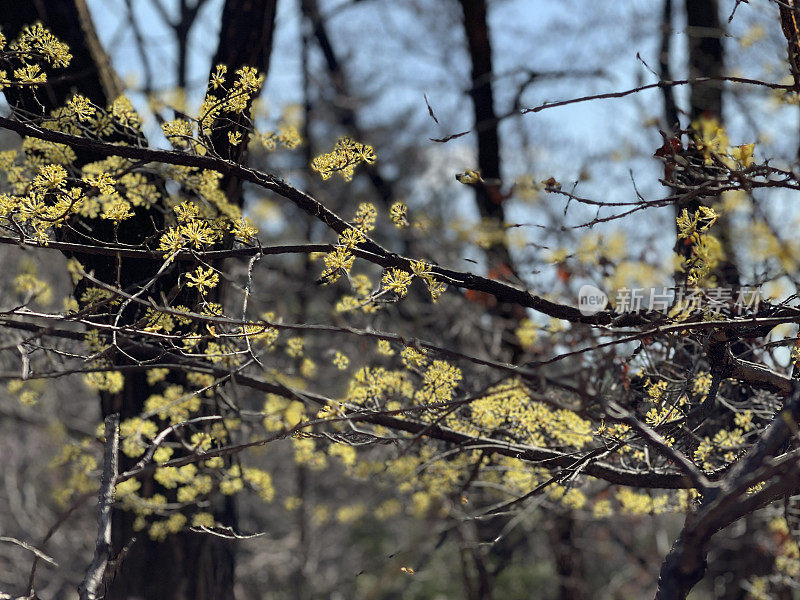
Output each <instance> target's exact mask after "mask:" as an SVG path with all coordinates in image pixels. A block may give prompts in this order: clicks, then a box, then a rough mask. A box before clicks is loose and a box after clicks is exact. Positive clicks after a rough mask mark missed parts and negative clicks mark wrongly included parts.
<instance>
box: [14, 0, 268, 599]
mask: <svg viewBox="0 0 800 600" xmlns="http://www.w3.org/2000/svg"><path fill="white" fill-rule="evenodd" d="M275 3H276V0H259V1H256V2H253V1H248V0H227V1H226V3H225V5H224V7H223V13H222V30H221V32H220V40H219V46H218V50H217V53H216V57H215V60H217V61H218V62H223V63H225V64H227V66H228V67H229V69H231V70H232V71H235V70H236V69H238V68H239V67H241V66H243V65H249V66H254V67H256V68H257V69H258V70H259V71H261V72H266V70H267V67H268V64H269V55H270V50H271V46H272V38H273V29H274V15H275ZM0 10H1V11H2V13H1V14H2V15H3V17H2V25H3V33H4V34H6V35H7V36H8V38H9V39H13V38H14V37H16V35H17V33H18V32H19V31H20V30H21V29H22V27H23V26H25V25H29V24H33V23H35V22H36V21H41V22H42V24H43V25H45V26H46V27H47V28H48V29H50V30H51V31H52V32H53V34H54V35H56V36H57V37H58V38H60V39H61V40H62V41H64V42H66V43H67V44H68V45H69V46H70V52H71V53H72V55H73V59H72V62H71V64H70V67H69V68H68V70H67V73H66V76H63V77H59V78H57V79H54V80H53V82H51V83H49V84H48V85H47V86H45V87H44V89H43V90H41V91H40V92H39V94H38V96H37V99H36V100H34V98H33V97H32V96H31V95H30V94H28V93H26V92H16V91H15V90H13V89H12V88H9V89H8V90H5V93H6V98H7V99H8V102H9V104H10V105H11V106H12V108H13V109H15V110H25V111H27V112H30V113H34V114H45V112H49V111H50V110H52V109H54V108H56V107H58V106H60V105H63V103H64V102H65V101H66V100H67V99H69V97H71V95H72V94H73V93H76V92H79V93H81V94H83V95H84V96H86V97H88V98H89V99H90V100H91V101H92V102H94V103H95V104H98V105H100V106H106V105H107V104H109V102H110V101H112V100H113V99H114V98H116V96H117V95H118V94H119V93H120V87H119V84H118V83H117V79H116V77H115V75H114V73H113V70H112V69H111V66H110V63H109V61H108V58H107V57H106V55H105V53H104V52H103V50H102V48H101V47H100V44H99V42H98V40H97V36H96V34H95V31H94V29H93V26H92V22H91V19H90V17H89V13H88V10H87V9H86V6H85V2H84V0H48V1H47V2H44V1H43V0H41V1H34V2H23V3H19V2H11V1H10V0H0ZM231 42H234V43H231ZM42 107H43V108H44V110H43V108H42ZM246 145H247V143H246V141H245V143H243V144H242V146H241V147H246ZM232 158H233V157H232ZM235 158H236V159H238V160H243V159H244V156H243V154H241V153H240V154H238V155H237V156H236V157H235ZM94 159H95V158H94V157H91V156H85V157H84V156H79V157H78V161H77V162H76V165H77V166H81V165H82V164H86V163H87V162H90V161H91V160H94ZM227 183H228V184H229V185H230V186H232V187H230V188H226V191H228V197H229V199H230V200H231V201H232V202H235V203H236V204H238V205H240V206H241V203H242V199H241V185H240V184H239V183H238V182H230V181H229V182H227ZM141 212H142V214H139V212H137V216H136V217H135V218H134V219H132V220H129V221H126V226H125V227H124V228H120V237H121V238H127V239H120V241H123V242H126V243H133V244H138V243H141V242H142V241H143V240H144V239H145V238H146V237H147V236H148V235H151V234H152V233H154V232H155V231H156V230H157V229H158V228H159V226H160V219H159V218H158V216H157V215H158V214H159V213H158V211H141ZM154 215H155V216H154ZM132 221H134V222H132ZM92 225H93V226H94V227H95V228H94V229H93V231H92V232H91V235H92V237H94V238H96V239H100V240H104V241H113V237H112V236H113V235H114V232H113V228H112V227H110V226H109V224H108V223H103V222H102V221H100V220H99V219H95V220H94V221H93V222H92ZM80 259H81V262H82V263H83V264H84V266H85V268H86V270H87V272H88V271H94V273H95V276H96V277H97V278H99V279H100V280H102V281H105V282H108V283H109V284H111V285H115V286H117V287H120V288H122V289H125V288H129V287H130V286H134V285H136V284H137V283H140V282H141V281H144V280H147V278H148V277H150V276H152V275H153V274H154V273H155V272H156V271H157V270H158V268H159V267H160V261H153V260H128V259H125V260H124V261H123V264H122V265H121V268H117V267H118V265H116V264H114V262H113V261H111V262H110V261H108V260H106V259H103V258H102V257H99V258H98V257H91V256H83V255H82V256H81V257H80ZM118 274H122V277H123V278H124V279H122V280H119V279H118ZM176 277H177V274H172V275H167V276H165V277H163V278H162V279H160V280H159V281H158V282H157V283H156V285H154V286H153V288H152V289H151V290H150V292H149V295H150V296H151V297H154V298H158V297H159V295H160V293H161V292H162V291H167V290H169V289H170V288H171V286H172V285H173V284H174V283H175V282H176ZM130 312H131V314H125V315H123V317H124V319H123V320H124V322H121V323H120V324H121V325H125V324H126V323H129V322H132V321H133V320H135V318H136V317H137V315H135V314H133V313H134V312H135V311H130ZM152 393H154V389H153V388H152V387H151V386H150V385H148V383H147V381H146V378H145V376H144V374H143V373H133V374H126V376H125V384H124V388H123V391H122V392H121V393H119V394H114V395H111V394H107V393H105V394H102V402H101V405H102V414H103V416H104V417H105V416H106V415H108V414H111V413H114V412H118V413H120V415H121V417H122V419H123V420H124V419H125V418H128V417H132V416H135V415H138V414H139V413H140V412H141V410H142V408H143V405H144V402H145V400H146V399H147V398H148V397H149V396H150V395H151V394H152ZM127 466H129V465H127ZM121 467H122V468H125V467H126V464H125V460H124V457H123V460H122V465H121ZM155 486H156V484H155V483H154V482H153V481H152V480H145V481H142V492H143V494H144V495H148V494H149V491H152V490H153V489H154V488H155ZM213 511H214V513H215V516H216V518H217V519H218V521H220V522H222V523H223V524H227V525H233V524H235V519H236V515H235V507H234V503H233V501H232V499H230V498H229V497H220V498H218V499H216V500H215V501H214V506H213ZM133 519H134V516H133V515H132V514H130V513H128V512H124V511H119V510H115V511H114V514H113V518H112V545H113V550H112V552H113V554H112V557H111V558H112V562H111V563H110V565H109V568H108V569H107V571H106V578H107V580H108V584H107V585H108V588H107V591H106V596H105V597H106V598H109V599H117V598H120V599H121V598H134V597H135V598H145V599H150V598H152V599H159V600H170V599H174V600H212V599H214V600H216V599H221V600H228V599H232V598H233V583H234V552H233V547H232V544H231V542H230V541H229V540H226V539H222V538H220V537H217V536H210V535H203V534H198V533H192V532H189V531H186V532H182V533H179V534H177V535H172V536H169V537H168V538H167V539H166V540H165V541H163V542H155V541H152V540H150V539H149V537H148V536H147V534H146V532H135V531H134V530H133ZM134 538H136V541H135V542H134V541H133V540H134ZM115 558H117V559H119V560H117V561H116V563H117V564H114V559H115Z"/></svg>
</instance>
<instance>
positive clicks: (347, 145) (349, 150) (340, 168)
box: [311, 137, 377, 181]
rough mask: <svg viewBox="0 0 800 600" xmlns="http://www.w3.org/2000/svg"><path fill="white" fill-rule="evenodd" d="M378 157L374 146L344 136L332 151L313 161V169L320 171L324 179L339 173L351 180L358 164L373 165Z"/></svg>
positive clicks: (346, 179)
mask: <svg viewBox="0 0 800 600" xmlns="http://www.w3.org/2000/svg"><path fill="white" fill-rule="evenodd" d="M376 158H377V157H376V156H375V150H374V149H373V148H372V146H368V145H366V144H361V143H359V142H356V141H355V140H353V139H351V138H348V137H344V138H340V139H339V140H338V141H337V142H336V145H335V146H334V147H333V150H332V151H331V152H328V153H327V154H321V155H319V156H317V157H316V158H315V159H314V160H313V161H311V169H312V170H313V171H316V172H317V173H319V174H320V177H322V179H330V178H331V177H332V176H333V175H334V174H335V173H338V174H339V175H341V177H342V179H344V180H345V181H350V180H351V179H352V178H353V175H354V173H355V169H356V167H357V166H358V165H360V164H361V163H365V164H368V165H371V164H373V163H374V162H375V160H376Z"/></svg>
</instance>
